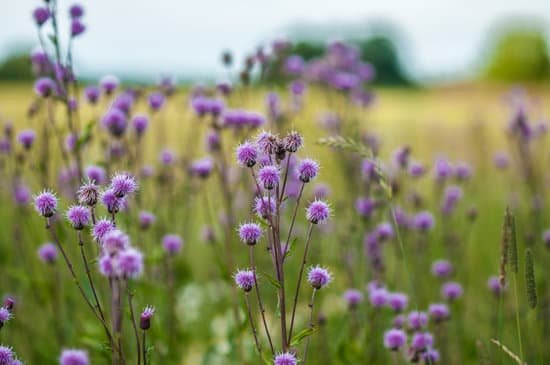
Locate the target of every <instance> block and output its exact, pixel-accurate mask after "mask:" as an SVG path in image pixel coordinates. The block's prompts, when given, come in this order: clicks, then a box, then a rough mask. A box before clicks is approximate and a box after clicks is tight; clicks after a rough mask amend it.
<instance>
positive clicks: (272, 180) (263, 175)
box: [258, 165, 280, 190]
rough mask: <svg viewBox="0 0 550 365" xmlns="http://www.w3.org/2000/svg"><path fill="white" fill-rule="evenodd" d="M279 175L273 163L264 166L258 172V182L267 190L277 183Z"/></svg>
mask: <svg viewBox="0 0 550 365" xmlns="http://www.w3.org/2000/svg"><path fill="white" fill-rule="evenodd" d="M279 177H280V172H279V168H278V167H276V166H273V165H267V166H264V167H262V168H261V169H260V171H259V172H258V179H259V182H260V184H262V185H263V187H264V188H266V189H267V190H272V189H274V188H275V187H276V186H277V185H278V184H279Z"/></svg>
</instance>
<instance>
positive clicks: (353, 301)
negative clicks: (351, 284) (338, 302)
mask: <svg viewBox="0 0 550 365" xmlns="http://www.w3.org/2000/svg"><path fill="white" fill-rule="evenodd" d="M344 300H345V301H346V302H347V304H348V308H349V309H355V308H357V306H358V305H359V304H360V303H361V302H362V301H363V293H361V292H360V291H359V290H357V289H348V290H346V291H345V292H344Z"/></svg>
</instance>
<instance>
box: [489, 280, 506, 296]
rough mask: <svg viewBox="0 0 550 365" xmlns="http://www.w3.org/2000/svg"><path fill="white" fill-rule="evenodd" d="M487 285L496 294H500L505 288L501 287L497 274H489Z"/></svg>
mask: <svg viewBox="0 0 550 365" xmlns="http://www.w3.org/2000/svg"><path fill="white" fill-rule="evenodd" d="M487 287H488V288H489V290H490V291H491V292H492V293H493V294H495V295H496V296H499V295H501V294H502V293H503V292H504V290H505V289H506V288H505V287H502V286H501V285H500V280H499V278H498V277H497V276H491V277H490V278H489V279H488V280H487Z"/></svg>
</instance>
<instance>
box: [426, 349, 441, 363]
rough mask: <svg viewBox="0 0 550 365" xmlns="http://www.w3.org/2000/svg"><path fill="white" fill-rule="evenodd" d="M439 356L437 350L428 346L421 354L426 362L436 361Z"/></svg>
mask: <svg viewBox="0 0 550 365" xmlns="http://www.w3.org/2000/svg"><path fill="white" fill-rule="evenodd" d="M440 358H441V357H440V355H439V351H437V350H434V349H430V348H429V349H427V350H426V351H425V352H424V353H423V354H422V359H424V362H425V363H426V364H435V363H438V362H439V360H440Z"/></svg>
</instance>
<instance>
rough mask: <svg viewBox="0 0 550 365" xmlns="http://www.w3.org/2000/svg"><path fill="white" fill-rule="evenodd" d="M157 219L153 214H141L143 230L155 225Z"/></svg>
mask: <svg viewBox="0 0 550 365" xmlns="http://www.w3.org/2000/svg"><path fill="white" fill-rule="evenodd" d="M155 220H156V217H155V215H154V214H153V213H151V212H147V211H144V210H143V211H141V212H139V225H140V227H141V229H147V228H149V227H151V225H152V224H153V223H155Z"/></svg>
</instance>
